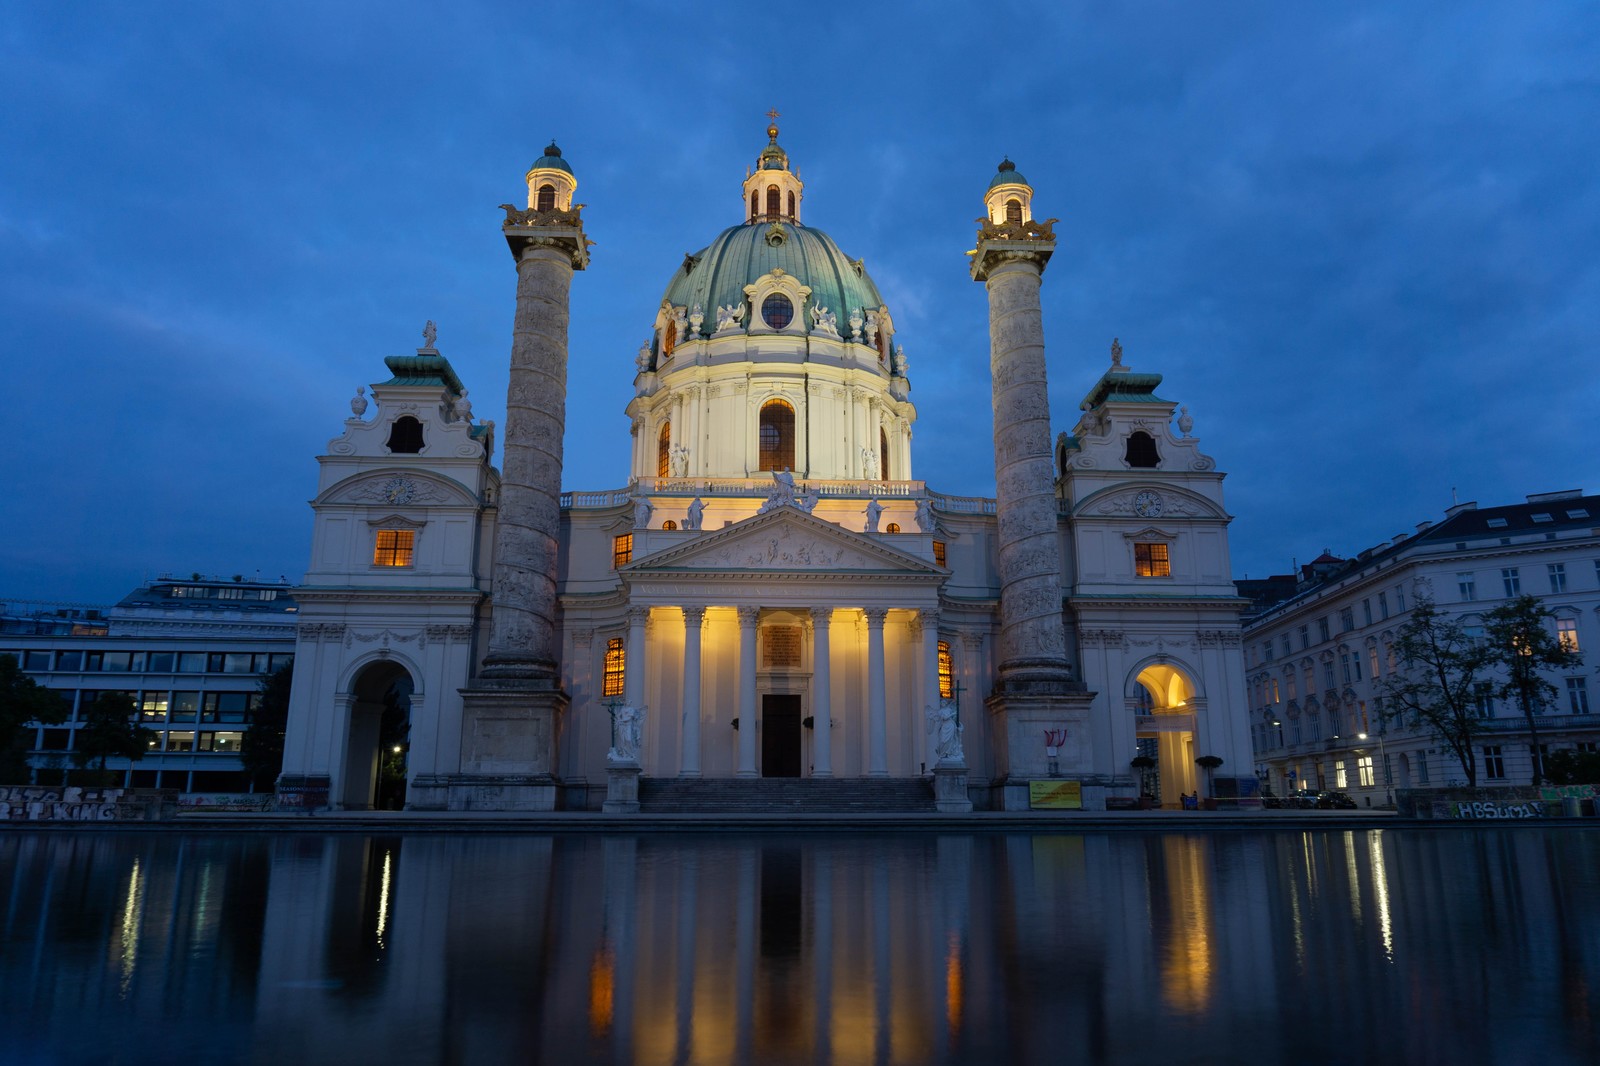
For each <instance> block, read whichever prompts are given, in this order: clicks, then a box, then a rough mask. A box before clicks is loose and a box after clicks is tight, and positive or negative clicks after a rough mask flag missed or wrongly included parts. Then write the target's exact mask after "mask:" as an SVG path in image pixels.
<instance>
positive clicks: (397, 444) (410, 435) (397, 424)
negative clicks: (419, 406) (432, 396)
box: [389, 415, 422, 455]
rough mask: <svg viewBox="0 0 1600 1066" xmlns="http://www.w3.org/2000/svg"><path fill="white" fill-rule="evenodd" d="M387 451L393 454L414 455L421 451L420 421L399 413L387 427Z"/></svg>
mask: <svg viewBox="0 0 1600 1066" xmlns="http://www.w3.org/2000/svg"><path fill="white" fill-rule="evenodd" d="M389 451H390V453H392V454H394V455H415V454H417V453H418V452H420V451H422V423H421V422H418V421H417V420H416V419H415V418H412V417H411V416H410V415H401V416H400V417H399V418H397V419H395V420H394V425H393V426H392V427H390V429H389Z"/></svg>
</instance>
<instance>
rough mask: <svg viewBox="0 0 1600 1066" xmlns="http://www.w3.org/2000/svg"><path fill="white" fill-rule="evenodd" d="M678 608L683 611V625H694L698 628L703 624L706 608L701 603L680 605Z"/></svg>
mask: <svg viewBox="0 0 1600 1066" xmlns="http://www.w3.org/2000/svg"><path fill="white" fill-rule="evenodd" d="M678 609H679V610H681V611H682V612H683V624H684V626H685V627H688V626H694V627H696V628H698V627H700V626H702V625H704V624H705V620H706V609H705V606H704V605H703V604H702V605H698V606H693V607H680V608H678Z"/></svg>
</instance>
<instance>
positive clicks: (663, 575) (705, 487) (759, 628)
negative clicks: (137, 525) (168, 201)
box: [283, 126, 1254, 810]
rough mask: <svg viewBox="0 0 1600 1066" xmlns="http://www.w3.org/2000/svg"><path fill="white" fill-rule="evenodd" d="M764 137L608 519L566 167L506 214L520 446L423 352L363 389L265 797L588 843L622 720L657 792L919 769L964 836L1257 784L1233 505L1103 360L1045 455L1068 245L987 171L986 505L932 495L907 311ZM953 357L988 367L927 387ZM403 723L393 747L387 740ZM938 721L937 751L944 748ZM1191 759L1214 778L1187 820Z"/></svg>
mask: <svg viewBox="0 0 1600 1066" xmlns="http://www.w3.org/2000/svg"><path fill="white" fill-rule="evenodd" d="M777 132H778V131H777V128H776V126H773V127H771V128H769V130H768V134H769V143H768V145H767V146H766V147H765V149H764V150H763V151H762V152H761V154H760V156H759V157H758V159H757V166H756V168H755V169H754V170H752V171H751V172H750V174H749V176H748V177H747V178H746V179H745V181H744V183H743V191H742V197H741V203H742V204H743V205H744V208H743V217H742V218H740V219H739V220H738V222H737V224H735V225H733V226H731V227H730V228H728V229H726V230H724V231H723V232H722V233H720V234H719V235H717V236H716V238H715V239H713V240H712V241H711V243H710V244H708V245H707V246H706V247H705V248H703V249H702V250H701V251H699V252H697V253H695V254H692V255H688V256H686V257H685V258H684V260H683V262H682V263H681V264H680V265H678V267H677V269H676V270H675V271H674V273H673V275H672V277H671V279H670V281H669V282H668V284H667V287H666V291H665V294H664V296H663V298H662V301H661V304H660V306H659V307H658V308H657V309H656V310H655V312H654V318H653V321H652V323H651V324H650V340H649V343H648V344H646V345H645V346H644V347H642V348H641V349H640V350H639V352H638V353H637V356H636V358H634V359H633V362H634V370H635V374H634V379H633V396H632V398H631V399H630V400H628V402H627V405H626V413H627V416H628V419H629V423H630V428H631V433H632V437H633V459H632V468H631V469H630V471H629V472H628V478H627V482H626V485H625V486H624V487H623V488H620V489H614V490H608V491H599V492H586V491H569V492H564V493H563V492H560V469H561V465H560V464H561V446H560V445H561V438H562V427H563V420H566V421H568V422H570V423H571V425H569V426H568V428H569V429H571V430H576V432H570V433H568V434H567V441H568V445H569V446H571V445H572V443H573V442H581V441H582V439H583V436H584V433H585V432H587V431H588V428H589V427H587V426H586V425H583V424H582V422H581V421H580V419H582V418H586V417H587V416H586V415H580V414H578V413H576V412H568V411H566V409H565V404H564V390H565V372H566V359H567V349H566V335H567V314H568V300H567V293H568V291H569V286H570V284H573V283H574V278H573V274H574V271H577V270H582V269H583V268H584V267H585V266H586V265H587V262H588V250H587V241H586V240H585V238H584V237H583V231H582V223H581V214H580V208H581V206H582V205H574V204H573V202H572V197H573V192H574V190H575V189H576V186H577V181H576V178H575V177H574V176H573V172H572V170H571V167H570V165H569V164H568V163H567V161H566V160H565V159H564V158H563V157H562V156H561V154H560V152H559V150H558V149H557V148H556V147H555V146H554V145H552V146H551V147H550V148H549V149H548V150H547V152H546V154H545V155H544V156H543V157H542V158H540V159H539V160H538V161H537V162H536V163H535V164H534V166H533V168H532V169H531V170H530V171H529V172H528V175H527V183H528V208H527V209H526V210H523V209H520V208H516V207H514V206H512V205H507V207H506V215H507V219H506V223H505V225H504V227H503V229H504V234H505V236H506V239H507V241H508V242H509V244H510V246H511V248H512V251H513V254H514V256H515V257H516V259H517V264H518V265H517V272H518V290H517V292H518V298H517V313H516V321H515V336H514V340H513V353H512V375H511V386H510V393H509V398H508V416H507V424H506V425H505V426H503V427H499V429H498V430H497V428H496V427H495V426H494V425H493V424H491V423H481V422H478V421H476V420H475V419H474V417H473V415H472V411H471V404H470V401H469V400H468V398H467V397H468V394H467V390H466V388H465V387H464V386H463V383H462V381H461V380H460V379H459V378H458V377H457V374H456V371H455V370H454V368H453V367H452V366H451V364H450V362H449V361H448V360H447V359H446V358H445V357H444V356H443V355H442V354H441V353H440V352H439V351H438V350H437V349H436V347H435V346H434V341H433V336H432V332H431V329H430V331H429V333H428V335H427V343H426V346H425V347H423V348H422V349H419V350H418V351H417V352H416V353H415V354H414V355H405V356H395V357H391V358H389V359H388V360H387V363H388V367H389V370H390V371H391V373H392V376H391V377H390V378H389V379H388V380H386V381H384V382H382V383H379V384H375V385H373V386H372V397H371V398H372V401H374V402H375V404H376V410H375V411H373V412H371V413H370V414H369V413H368V410H367V409H368V400H367V399H366V397H365V396H363V395H358V396H357V398H356V400H355V401H353V404H352V410H353V415H352V417H351V418H350V419H349V420H348V421H347V422H346V423H345V425H344V428H343V430H342V432H341V433H340V434H339V436H337V437H336V438H334V439H333V440H332V441H330V443H329V445H328V449H327V454H325V455H323V456H321V457H320V458H319V463H320V466H321V478H320V481H319V484H318V488H317V494H316V497H315V500H314V501H313V508H314V510H315V513H316V519H315V534H314V540H313V546H312V559H311V565H310V568H309V570H308V572H307V574H306V577H305V581H304V584H303V585H302V586H301V587H300V588H299V589H298V590H297V592H296V596H297V599H298V601H299V604H300V625H299V632H298V641H297V645H296V671H297V673H296V677H295V691H294V701H293V703H294V709H293V714H292V717H291V725H290V733H289V737H288V744H287V756H286V760H285V778H284V782H283V783H284V784H285V785H286V786H293V787H294V788H297V789H305V788H309V789H311V790H313V791H315V790H317V789H320V788H327V789H329V790H330V795H331V801H332V803H333V804H334V805H336V806H344V807H348V808H360V807H364V806H367V805H369V804H371V803H372V802H373V801H374V797H375V796H376V794H377V786H378V782H379V779H380V777H381V773H380V770H381V768H382V766H383V765H384V763H385V761H388V762H389V763H390V764H397V761H398V760H397V756H398V757H399V759H400V760H403V763H404V770H403V772H404V773H405V775H406V777H407V778H408V784H409V789H408V801H409V803H410V804H411V805H412V806H414V807H418V808H427V807H434V808H444V807H449V808H452V809H458V810H463V809H495V808H500V809H540V808H550V807H561V806H565V807H573V808H594V807H597V806H599V804H600V801H601V799H602V798H604V795H605V790H606V784H607V761H606V760H607V753H608V751H609V750H610V748H611V747H612V745H613V743H614V738H613V735H612V729H611V712H614V710H615V708H616V707H618V706H623V705H625V706H629V707H635V708H643V709H644V710H645V718H644V723H643V728H642V730H641V738H640V739H641V743H640V751H639V753H638V761H639V763H640V765H641V767H642V770H643V773H644V775H645V776H646V777H647V778H682V779H687V780H694V779H702V780H704V779H718V778H732V779H739V778H758V777H805V778H814V779H825V778H830V777H833V778H879V777H883V778H902V779H908V778H918V777H922V776H924V775H930V774H931V773H932V772H933V771H934V769H935V767H936V766H939V765H941V764H943V765H944V766H945V767H946V769H951V768H954V769H956V770H959V771H960V773H961V775H962V776H963V777H964V780H965V785H966V789H967V791H968V792H969V793H970V795H971V797H972V799H973V800H974V801H975V802H976V804H977V805H978V806H980V807H985V806H1001V805H1007V806H1013V807H1014V806H1019V805H1025V804H1026V802H1027V789H1026V784H1027V782H1028V781H1029V780H1030V779H1035V778H1040V777H1043V776H1045V775H1046V774H1047V773H1049V772H1050V769H1051V767H1052V764H1053V765H1054V768H1055V770H1056V772H1058V773H1059V774H1060V775H1061V776H1062V777H1065V778H1068V779H1073V780H1077V781H1080V782H1081V783H1082V784H1083V785H1084V796H1085V805H1086V806H1102V805H1104V804H1105V803H1106V802H1107V801H1108V800H1121V801H1123V802H1131V801H1132V800H1133V798H1134V797H1135V795H1136V794H1137V793H1138V792H1139V791H1140V790H1141V788H1145V789H1147V790H1149V791H1151V792H1155V791H1159V794H1160V796H1159V798H1160V799H1161V800H1163V801H1164V802H1166V803H1168V804H1171V805H1174V806H1175V805H1176V801H1177V798H1178V796H1179V794H1180V793H1182V792H1193V791H1197V790H1199V791H1204V790H1206V789H1207V788H1208V787H1214V788H1215V790H1216V791H1217V792H1218V793H1219V794H1227V793H1229V792H1232V791H1234V790H1235V789H1238V788H1240V787H1245V788H1248V786H1249V784H1251V783H1253V779H1254V774H1253V764H1252V759H1251V750H1250V746H1249V738H1248V733H1247V728H1246V722H1245V717H1244V712H1245V708H1246V700H1245V690H1244V682H1243V667H1242V661H1241V657H1240V648H1239V625H1238V610H1239V606H1240V601H1239V600H1238V599H1237V598H1236V596H1235V592H1234V588H1233V585H1232V583H1231V580H1230V575H1229V557H1228V550H1227V526H1228V522H1229V517H1228V515H1227V514H1226V512H1225V511H1224V510H1223V504H1222V474H1221V473H1219V472H1218V471H1217V470H1216V468H1215V464H1214V463H1213V461H1212V460H1211V458H1209V457H1208V456H1206V455H1203V454H1202V453H1201V452H1200V450H1199V448H1198V444H1197V440H1196V438H1194V437H1192V436H1190V435H1189V431H1190V426H1191V421H1190V419H1189V418H1188V417H1187V413H1186V412H1184V413H1183V414H1182V415H1180V416H1178V417H1176V419H1175V418H1174V416H1175V415H1176V414H1177V409H1176V405H1175V404H1173V403H1171V402H1169V401H1167V400H1164V399H1162V398H1160V397H1159V396H1157V395H1156V392H1155V390H1156V388H1157V386H1158V384H1159V383H1160V380H1161V378H1160V377H1159V376H1158V375H1154V374H1145V373H1139V372H1135V371H1134V370H1132V369H1130V368H1129V367H1128V366H1125V365H1123V362H1122V354H1121V349H1120V347H1118V346H1116V345H1113V349H1112V359H1111V364H1110V366H1109V367H1108V368H1107V369H1106V370H1105V372H1104V373H1103V374H1101V376H1100V377H1099V379H1098V380H1097V381H1095V382H1094V383H1093V384H1092V386H1091V387H1090V388H1089V391H1088V393H1087V395H1086V396H1085V398H1084V400H1083V403H1082V404H1081V409H1080V410H1079V411H1078V412H1076V421H1075V424H1074V425H1073V428H1072V430H1071V432H1070V433H1061V434H1059V435H1058V436H1054V437H1053V436H1052V430H1051V424H1050V419H1049V411H1048V405H1047V401H1046V391H1045V380H1044V366H1045V363H1044V346H1043V336H1042V331H1041V327H1040V309H1039V291H1040V280H1041V275H1042V271H1043V269H1044V267H1045V264H1046V263H1047V262H1048V261H1049V258H1050V255H1051V252H1052V251H1053V250H1054V247H1055V235H1054V232H1053V229H1052V223H1053V220H1050V221H1040V220H1036V219H1035V218H1034V215H1033V206H1032V196H1033V189H1032V187H1031V186H1030V185H1029V184H1028V182H1027V181H1026V180H1025V179H1024V178H1023V177H1022V175H1021V174H1019V173H1017V171H1016V170H1015V168H1014V167H1013V166H1012V165H1011V164H1010V163H1009V162H1007V163H1004V164H1002V165H1001V167H1000V169H999V171H998V172H997V173H996V174H995V176H994V178H993V180H992V182H991V183H990V186H989V188H988V190H987V191H986V192H985V194H984V198H983V199H984V205H985V219H984V220H982V224H981V229H980V232H979V234H978V246H977V248H976V249H975V251H974V252H973V253H971V256H972V272H973V276H974V279H975V280H978V281H981V282H983V283H984V285H985V288H986V291H987V293H988V299H989V309H990V327H991V340H992V351H991V352H990V361H991V366H992V368H993V373H994V378H995V391H994V397H993V403H994V410H995V424H996V426H997V432H996V435H995V447H996V449H997V451H996V456H997V462H996V480H997V484H998V496H997V498H996V499H982V498H973V497H963V496H952V495H948V494H944V493H941V492H938V491H936V490H934V489H932V488H930V487H928V485H927V484H926V483H925V482H924V481H921V480H918V479H916V478H915V477H914V476H913V472H912V451H911V436H912V427H913V424H914V423H915V420H916V416H917V412H916V409H915V407H914V406H913V404H912V403H911V400H910V394H911V382H910V378H909V376H908V375H909V370H910V365H909V360H908V359H907V356H906V353H905V349H904V347H903V346H902V343H901V338H900V337H899V335H898V332H897V326H896V321H895V317H894V314H893V312H892V310H891V309H890V307H889V306H888V305H887V303H886V301H885V300H884V299H883V297H882V295H881V294H880V292H879V290H878V288H877V287H876V285H875V284H874V282H873V280H872V278H871V276H870V274H869V273H868V272H867V270H866V267H865V265H864V264H863V262H862V261H861V260H860V259H856V258H852V257H850V256H849V255H847V254H846V253H845V252H844V251H842V250H841V249H840V247H839V246H838V245H837V244H835V243H834V241H833V239H832V238H831V237H829V236H828V235H827V234H826V233H824V232H822V231H821V230H818V229H816V228H815V227H813V226H810V225H807V224H805V223H804V222H803V221H802V197H803V193H804V187H803V184H802V183H801V181H800V179H799V176H798V175H797V174H796V173H795V171H794V170H793V169H792V168H791V167H790V164H789V158H788V155H787V153H786V152H785V151H784V149H783V148H781V147H780V146H779V145H778V143H777ZM576 283H578V284H581V283H582V279H578V280H577V281H576ZM958 355H959V357H961V358H982V353H938V354H937V355H936V354H934V353H931V352H930V353H928V354H926V355H925V356H923V358H955V357H958ZM569 416H570V417H569ZM1175 422H1176V424H1175ZM497 436H498V437H501V438H502V446H503V451H504V455H503V457H502V459H501V464H502V467H501V469H497V468H496V467H494V466H492V465H491V460H492V459H493V458H494V456H493V451H494V446H495V443H496V438H497ZM396 692H402V693H406V694H407V695H408V697H409V730H408V732H407V733H406V734H405V736H404V738H403V742H397V740H396V738H394V737H392V736H391V735H389V734H386V733H385V732H384V728H383V724H382V713H383V708H384V706H385V704H386V702H387V703H388V704H390V705H392V704H393V702H394V697H395V693H396ZM944 700H957V701H958V712H959V716H960V722H961V724H962V733H961V740H962V743H961V744H960V745H959V748H960V750H959V751H956V750H952V748H953V747H954V746H953V745H951V744H950V743H949V736H948V733H949V731H948V730H947V736H946V743H945V744H944V745H943V746H941V745H940V743H939V733H938V730H937V729H933V728H930V718H931V717H934V716H936V715H937V714H938V712H939V709H940V706H941V701H944ZM955 710H956V708H951V709H949V710H947V711H946V713H947V714H949V713H954V712H955ZM1047 732H1052V733H1054V735H1056V736H1057V737H1059V738H1060V739H1059V742H1058V749H1059V750H1058V751H1057V752H1056V757H1055V759H1053V760H1051V759H1050V758H1049V756H1048V755H1047V752H1046V746H1045V738H1046V733H1047ZM1141 755H1142V756H1145V757H1146V758H1147V759H1148V760H1149V762H1150V763H1151V764H1153V765H1151V766H1149V767H1147V768H1146V767H1142V766H1141V765H1140V764H1138V763H1136V762H1135V760H1136V758H1137V757H1138V756H1141ZM1206 755H1213V756H1216V757H1218V758H1219V759H1220V760H1221V764H1222V765H1221V768H1220V769H1218V770H1216V771H1215V773H1214V775H1213V776H1214V778H1215V780H1214V782H1213V783H1211V784H1210V785H1209V786H1208V783H1207V782H1206V779H1205V777H1204V776H1203V771H1201V770H1199V769H1197V767H1196V764H1195V760H1196V758H1198V757H1201V756H1206ZM1142 762H1143V760H1140V763H1142Z"/></svg>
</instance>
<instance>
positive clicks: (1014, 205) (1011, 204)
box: [1006, 196, 1022, 222]
mask: <svg viewBox="0 0 1600 1066" xmlns="http://www.w3.org/2000/svg"><path fill="white" fill-rule="evenodd" d="M1006 221H1007V222H1021V221H1022V201H1021V200H1018V199H1017V198H1016V197H1014V196H1013V197H1012V198H1011V199H1009V200H1007V201H1006Z"/></svg>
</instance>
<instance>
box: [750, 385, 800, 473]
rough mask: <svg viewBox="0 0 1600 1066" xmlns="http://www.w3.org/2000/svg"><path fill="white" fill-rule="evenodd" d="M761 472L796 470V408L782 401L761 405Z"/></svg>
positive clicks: (758, 467)
mask: <svg viewBox="0 0 1600 1066" xmlns="http://www.w3.org/2000/svg"><path fill="white" fill-rule="evenodd" d="M757 469H759V470H792V469H794V408H793V407H790V406H789V405H788V404H786V403H784V402H783V401H782V400H768V401H767V402H766V403H764V404H762V405H761V456H760V463H759V465H758V466H757Z"/></svg>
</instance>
